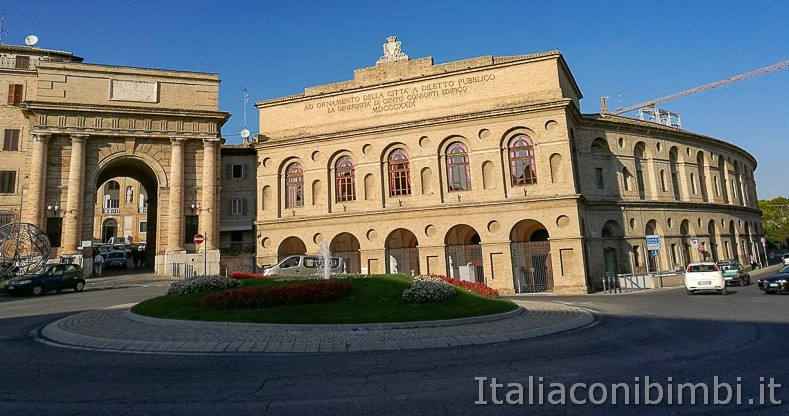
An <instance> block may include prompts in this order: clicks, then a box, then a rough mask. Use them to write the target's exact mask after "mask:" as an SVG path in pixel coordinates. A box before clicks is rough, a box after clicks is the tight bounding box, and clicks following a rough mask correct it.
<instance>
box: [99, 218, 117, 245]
mask: <svg viewBox="0 0 789 416" xmlns="http://www.w3.org/2000/svg"><path fill="white" fill-rule="evenodd" d="M117 236H118V221H116V220H115V218H107V219H106V220H104V221H103V222H102V223H101V242H102V243H106V242H107V241H110V238H113V237H117Z"/></svg>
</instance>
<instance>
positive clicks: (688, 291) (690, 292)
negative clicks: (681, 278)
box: [685, 289, 693, 296]
mask: <svg viewBox="0 0 789 416" xmlns="http://www.w3.org/2000/svg"><path fill="white" fill-rule="evenodd" d="M685 293H687V295H688V296H693V291H692V290H688V289H685Z"/></svg>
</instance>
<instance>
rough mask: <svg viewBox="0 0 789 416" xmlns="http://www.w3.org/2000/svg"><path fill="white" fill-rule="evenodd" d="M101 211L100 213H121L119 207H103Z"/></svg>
mask: <svg viewBox="0 0 789 416" xmlns="http://www.w3.org/2000/svg"><path fill="white" fill-rule="evenodd" d="M101 213H102V214H120V213H121V209H120V208H103V209H102V210H101Z"/></svg>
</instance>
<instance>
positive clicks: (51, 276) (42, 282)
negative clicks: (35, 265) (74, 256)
mask: <svg viewBox="0 0 789 416" xmlns="http://www.w3.org/2000/svg"><path fill="white" fill-rule="evenodd" d="M84 288H85V279H84V278H83V277H82V268H81V267H79V265H76V264H47V265H45V266H44V267H42V268H40V269H38V270H36V271H35V272H33V273H29V274H26V275H24V276H19V277H15V278H13V279H10V280H9V281H8V282H6V284H5V290H6V292H8V293H9V294H11V295H17V294H20V293H31V294H33V295H35V296H38V295H42V294H44V293H45V292H49V291H51V290H54V291H55V292H58V293H60V291H62V290H63V289H73V290H74V291H75V292H81V291H82V289H84Z"/></svg>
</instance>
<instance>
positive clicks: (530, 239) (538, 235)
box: [510, 220, 553, 293]
mask: <svg viewBox="0 0 789 416" xmlns="http://www.w3.org/2000/svg"><path fill="white" fill-rule="evenodd" d="M549 237H550V236H549V234H548V230H547V229H546V228H545V226H544V225H542V223H540V222H539V221H535V220H522V221H520V222H518V223H517V224H515V226H514V227H512V230H511V231H510V257H511V259H512V276H513V280H514V285H515V291H516V293H531V292H544V291H547V290H553V268H552V264H551V244H550V242H549V241H548V239H549Z"/></svg>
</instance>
